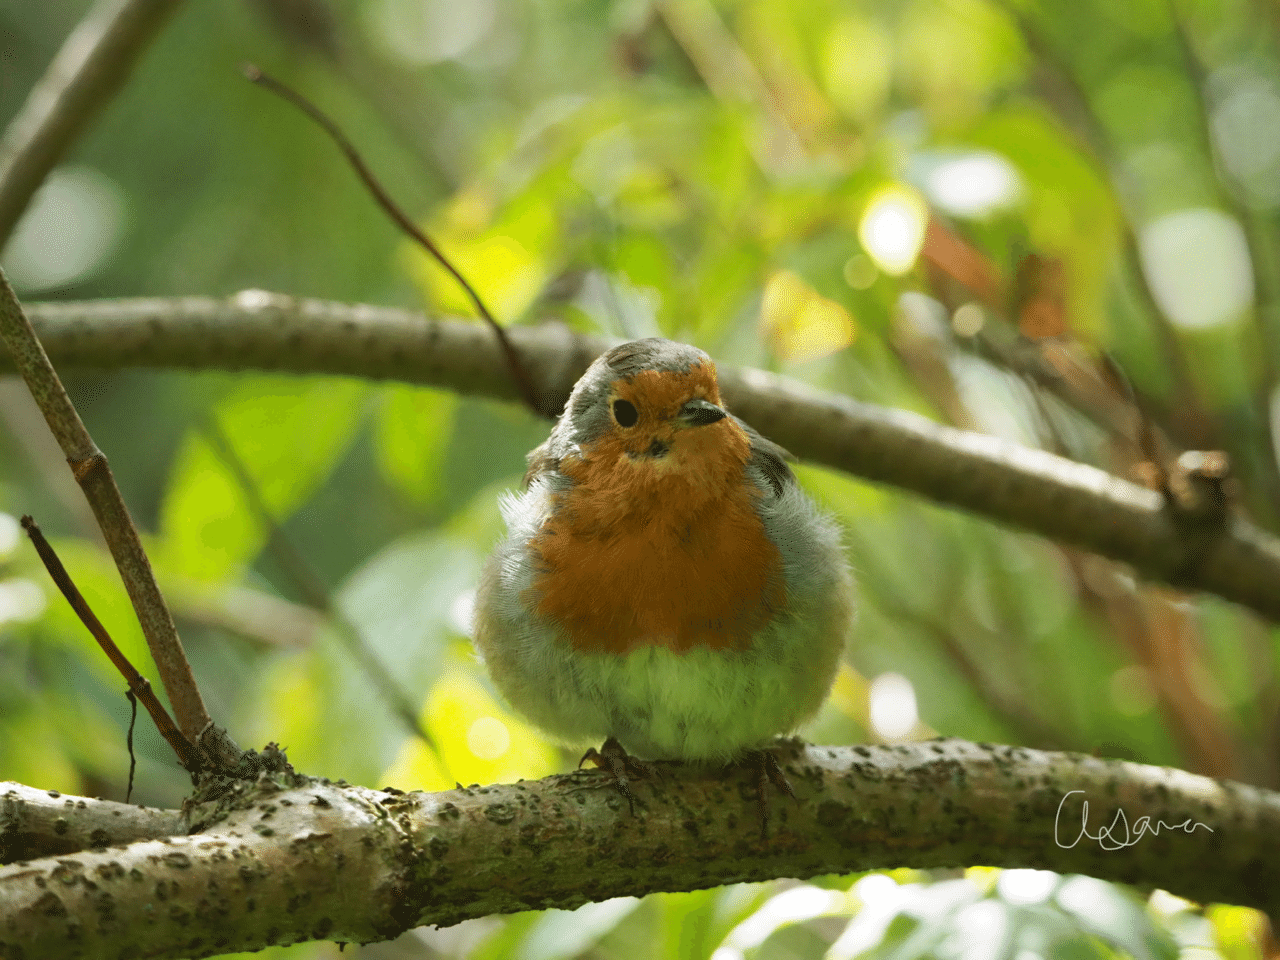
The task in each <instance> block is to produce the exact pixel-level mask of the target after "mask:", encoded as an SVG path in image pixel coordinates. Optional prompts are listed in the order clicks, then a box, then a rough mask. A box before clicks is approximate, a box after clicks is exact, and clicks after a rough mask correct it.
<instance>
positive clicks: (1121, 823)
mask: <svg viewBox="0 0 1280 960" xmlns="http://www.w3.org/2000/svg"><path fill="white" fill-rule="evenodd" d="M1073 793H1084V791H1083V790H1071V791H1069V792H1068V793H1067V795H1066V796H1064V797H1063V798H1062V802H1061V803H1059V804H1058V814H1057V816H1055V817H1054V819H1053V842H1054V843H1056V844H1057V845H1058V846H1060V847H1061V848H1062V849H1064V850H1070V849H1071V848H1072V847H1074V846H1075V845H1076V844H1077V843H1079V842H1080V840H1081V838H1082V837H1088V838H1089V839H1090V840H1097V841H1098V845H1099V846H1100V847H1102V849H1103V850H1123V849H1124V848H1125V847H1132V846H1133V845H1134V844H1135V843H1137V842H1138V841H1139V840H1141V839H1142V837H1143V834H1147V833H1150V834H1152V835H1156V836H1158V835H1159V833H1160V831H1161V830H1162V829H1163V830H1181V831H1182V832H1183V833H1195V831H1196V827H1204V828H1205V829H1206V830H1208V831H1209V832H1210V833H1213V832H1214V830H1213V827H1211V826H1209V825H1208V824H1206V823H1200V822H1199V821H1196V820H1192V819H1191V818H1190V817H1187V819H1186V820H1184V821H1182V823H1165V822H1164V821H1163V820H1157V821H1156V822H1155V823H1154V824H1153V823H1152V822H1151V818H1150V817H1139V818H1138V819H1137V820H1136V821H1134V824H1133V828H1132V836H1131V835H1130V828H1129V818H1128V817H1126V816H1125V814H1124V809H1123V808H1120V807H1117V808H1116V815H1115V817H1114V818H1113V819H1112V820H1111V824H1110V826H1106V827H1102V828H1101V829H1100V830H1098V832H1097V833H1090V832H1089V801H1088V800H1086V801H1084V806H1083V809H1082V810H1081V811H1080V832H1079V833H1078V834H1076V838H1075V839H1074V840H1072V841H1071V842H1070V843H1063V842H1062V841H1061V840H1060V839H1059V836H1060V830H1059V828H1058V823H1059V821H1060V820H1061V819H1062V808H1063V806H1065V805H1066V802H1067V797H1069V796H1071V794H1073Z"/></svg>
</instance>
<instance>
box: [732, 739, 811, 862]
mask: <svg viewBox="0 0 1280 960" xmlns="http://www.w3.org/2000/svg"><path fill="white" fill-rule="evenodd" d="M742 762H743V763H745V764H748V765H750V766H751V767H752V768H753V769H754V771H755V775H756V803H757V804H758V805H759V809H760V839H761V840H767V839H769V786H770V784H772V785H773V788H774V789H775V790H778V791H780V792H782V793H785V794H786V795H787V796H789V797H790V798H791V799H792V800H795V801H796V802H797V803H799V802H800V798H799V797H797V796H796V792H795V790H794V789H792V787H791V781H790V780H788V779H787V776H786V774H784V773H783V772H782V767H781V766H780V765H779V764H778V757H777V755H776V754H775V753H774V752H773V751H772V750H768V749H765V750H752V751H750V752H749V753H748V754H747V755H746V756H745V757H744V758H743V761H742Z"/></svg>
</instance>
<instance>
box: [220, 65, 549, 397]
mask: <svg viewBox="0 0 1280 960" xmlns="http://www.w3.org/2000/svg"><path fill="white" fill-rule="evenodd" d="M244 75H245V76H246V77H248V78H249V80H251V81H252V82H253V83H256V84H257V85H258V86H260V87H264V88H266V89H267V90H270V91H271V92H272V93H274V94H275V95H276V96H278V97H280V98H282V99H284V100H287V101H288V102H289V103H291V104H293V105H294V106H295V107H297V108H298V109H299V110H301V111H302V112H303V113H305V114H306V115H307V116H308V117H310V118H311V119H312V120H314V121H315V122H316V123H317V124H318V125H319V126H320V128H321V129H322V130H324V132H325V133H327V134H328V135H329V138H330V139H331V140H333V142H334V143H335V144H337V146H338V149H339V150H341V151H342V153H343V155H345V156H346V158H347V161H348V162H349V163H350V164H351V167H352V169H354V170H355V172H356V176H358V177H359V178H360V182H361V183H363V184H364V186H365V189H367V190H368V191H369V193H370V194H371V195H372V196H373V199H374V200H375V201H377V204H378V206H380V207H381V208H382V209H383V212H385V213H386V215H387V216H389V217H390V218H391V219H392V221H393V222H394V223H395V225H396V226H397V227H399V228H400V229H401V231H403V232H404V233H405V234H406V235H407V236H409V237H411V238H412V239H413V240H414V241H415V242H416V243H417V244H418V245H419V246H421V247H422V248H423V249H424V250H426V251H427V252H428V253H429V254H431V256H433V257H434V258H435V259H436V262H437V263H439V264H440V265H441V266H442V267H444V268H445V270H447V271H448V272H449V274H450V275H451V276H452V277H453V279H454V280H456V281H457V282H458V285H459V286H461V287H462V289H463V290H464V291H465V292H466V294H467V297H468V299H470V300H471V303H472V305H473V306H474V307H475V308H476V312H477V313H478V314H480V316H481V318H482V319H483V320H484V321H485V322H486V323H487V324H489V326H490V327H491V328H492V329H493V333H494V335H495V336H496V337H497V338H498V342H499V343H500V344H501V345H502V352H503V354H504V355H505V356H506V358H507V367H508V369H509V370H510V372H511V377H512V379H514V380H515V382H516V386H517V387H518V388H519V390H520V396H521V398H522V399H523V400H524V402H525V405H526V406H527V407H528V408H529V409H530V410H532V411H533V412H534V413H536V414H537V415H538V416H541V417H547V416H554V414H555V412H556V411H551V410H545V409H543V404H541V403H539V401H538V394H537V391H535V390H534V388H533V381H531V380H530V379H529V374H528V371H526V370H525V368H524V365H523V364H522V363H521V362H520V356H519V354H517V353H516V350H515V348H514V347H513V346H512V345H511V340H510V338H509V337H508V336H507V332H506V330H504V329H503V328H502V326H501V325H500V324H499V323H498V321H497V320H495V319H494V317H493V314H492V313H490V312H489V308H488V307H486V306H485V304H484V301H483V300H481V299H480V294H478V293H477V292H476V290H475V288H474V287H473V286H471V284H470V283H468V282H467V278H466V277H464V276H463V275H462V273H461V272H460V271H459V270H458V268H457V267H455V266H454V265H453V264H452V263H451V262H450V261H449V258H448V257H446V256H445V255H444V253H443V252H442V251H441V250H440V248H439V247H438V246H436V244H435V243H434V242H433V241H432V239H431V238H430V237H428V236H427V235H426V234H425V233H423V232H422V231H421V230H420V229H418V226H417V224H415V223H414V222H413V221H412V220H411V219H410V218H409V217H408V215H407V214H405V212H404V211H403V210H401V209H400V207H399V206H397V205H396V202H395V201H394V200H392V199H391V197H390V195H389V194H388V193H387V191H386V190H385V189H384V188H383V186H382V184H381V183H379V182H378V179H377V178H376V177H375V176H374V175H373V172H372V171H371V170H370V169H369V166H368V164H366V163H365V162H364V159H363V158H362V157H361V156H360V154H359V153H358V152H357V151H356V148H355V147H354V146H353V145H352V143H351V141H350V140H348V139H347V136H346V134H344V133H343V132H342V131H341V130H340V129H339V128H338V125H337V124H336V123H334V122H333V121H332V120H330V119H329V117H328V116H326V115H325V114H324V112H323V111H321V110H320V108H319V107H317V106H316V105H315V104H313V103H312V102H311V101H310V100H308V99H307V98H306V97H304V96H303V95H302V94H300V93H298V92H297V91H296V90H294V89H292V88H291V87H288V86H286V85H285V84H283V83H281V82H280V81H279V80H276V79H275V78H274V77H269V76H267V75H266V74H265V73H263V72H262V71H261V70H259V69H258V68H257V67H255V66H254V65H253V64H245V66H244Z"/></svg>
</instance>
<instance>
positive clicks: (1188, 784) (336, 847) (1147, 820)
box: [0, 741, 1280, 957]
mask: <svg viewBox="0 0 1280 960" xmlns="http://www.w3.org/2000/svg"><path fill="white" fill-rule="evenodd" d="M781 753H782V760H783V768H784V769H785V770H786V772H787V774H788V776H790V778H791V780H792V782H793V783H794V784H795V787H796V791H797V793H798V795H799V802H796V803H793V802H791V801H789V800H786V799H785V798H781V797H775V798H774V799H773V803H774V817H773V818H772V824H773V826H772V829H771V833H770V836H769V837H767V838H761V836H760V832H759V828H758V821H757V813H756V805H755V793H754V790H755V787H754V780H753V775H752V773H751V772H750V771H748V770H746V769H743V770H741V771H730V772H728V773H724V772H721V771H716V770H700V769H698V768H694V767H688V766H672V767H670V768H668V769H667V770H666V771H665V772H666V776H665V777H664V779H663V780H662V781H661V782H660V783H656V784H647V785H641V786H640V787H639V790H640V792H641V799H642V800H643V801H644V803H645V806H644V808H643V809H640V810H639V811H638V813H637V815H636V816H635V817H632V816H631V815H630V814H629V813H628V811H627V805H626V804H625V803H624V802H622V801H621V798H620V797H619V796H618V795H617V794H616V793H615V792H614V791H613V790H612V789H608V788H606V789H597V787H598V786H599V778H598V777H596V776H595V775H593V774H590V773H578V774H571V775H567V776H554V777H548V778H546V779H544V780H539V781H533V782H521V783H517V784H510V785H501V786H492V787H472V788H465V789H457V790H449V791H445V792H442V793H435V794H421V793H411V794H402V793H399V792H397V791H373V790H368V789H365V788H361V787H339V786H336V785H334V784H330V783H328V782H324V781H310V780H305V779H303V778H298V779H297V780H290V779H287V778H285V777H284V776H279V777H278V778H277V779H276V780H274V781H273V780H270V779H268V778H263V779H261V780H259V782H258V783H257V784H254V783H251V782H250V783H244V782H239V783H234V782H230V781H221V783H222V784H223V786H224V788H226V792H224V793H223V794H222V795H221V796H220V797H214V798H213V799H210V798H208V797H206V798H205V799H203V800H202V799H201V798H200V797H199V796H198V797H197V798H196V799H195V801H194V802H192V803H191V804H189V805H188V808H187V810H186V815H187V820H188V822H189V824H190V826H191V827H192V828H193V829H195V830H196V831H198V832H196V833H194V834H191V835H189V836H187V835H177V834H174V833H171V832H169V826H168V825H166V824H165V822H164V821H158V822H157V832H156V836H155V838H154V839H150V840H140V841H137V842H133V843H131V844H129V845H128V846H126V847H123V848H120V847H114V848H111V849H103V848H101V847H99V848H91V849H85V850H81V851H79V852H77V853H75V854H74V855H73V856H72V855H68V854H67V853H65V848H59V849H62V850H64V852H63V855H62V856H49V857H47V858H46V859H41V860H32V861H28V862H25V863H20V864H11V865H9V866H5V867H0V954H4V955H5V956H9V955H11V953H12V951H13V950H14V948H15V946H20V947H22V949H23V950H25V956H28V957H34V956H59V957H93V956H105V955H111V956H118V955H126V954H127V955H140V954H145V955H147V956H154V957H198V956H207V955H210V954H214V953H222V952H228V951H238V950H252V949H257V948H260V947H262V946H265V945H267V944H271V943H291V942H295V941H298V940H307V939H317V938H324V939H329V940H339V941H347V940H357V941H368V940H376V939H386V938H389V937H394V936H396V935H397V934H399V933H401V932H402V931H404V930H406V929H409V928H411V927H414V926H418V925H421V924H427V923H437V924H451V923H457V922H458V921H460V920H464V919H467V918H469V917H477V916H484V915H487V914H490V913H505V912H512V911H517V910H526V909H541V908H547V907H573V906H577V905H578V904H581V903H583V902H586V901H588V900H604V899H607V898H610V897H615V896H621V895H642V894H645V893H651V892H656V891H670V890H690V889H697V888H702V887H709V886H715V885H719V884H724V883H732V882H738V881H748V880H764V879H770V878H775V877H812V876H816V875H821V874H828V873H852V872H856V871H861V870H867V869H872V868H884V867H896V866H912V867H921V868H927V867H945V866H963V865H972V864H987V865H994V866H1004V867H1035V868H1041V869H1049V870H1055V871H1058V872H1060V873H1086V874H1090V875H1092V876H1095V877H1100V878H1103V879H1110V880H1118V881H1124V882H1128V883H1138V884H1144V885H1150V886H1159V887H1162V888H1164V889H1167V890H1169V891H1171V892H1173V893H1175V894H1178V895H1180V896H1184V897H1188V898H1191V899H1194V900H1199V901H1201V902H1228V903H1236V904H1242V905H1248V906H1253V907H1258V908H1261V909H1263V910H1268V911H1271V912H1272V913H1273V914H1274V913H1275V912H1277V911H1280V794H1276V793H1271V792H1268V791H1264V790H1259V789H1255V788H1252V787H1246V786H1242V785H1240V784H1235V783H1228V782H1224V781H1215V780H1209V779H1207V778H1205V777H1198V776H1193V775H1191V774H1187V773H1182V772H1180V771H1176V770H1169V769H1165V768H1160V767H1149V766H1143V765H1140V764H1133V763H1125V762H1121V761H1116V760H1100V759H1097V758H1094V757H1088V756H1082V755H1078V754H1059V753H1043V752H1039V751H1035V750H1024V749H1020V748H1012V747H992V746H988V745H980V744H971V743H966V742H963V741H932V742H927V743H918V744H910V745H904V746H898V747H852V748H851V747H806V746H804V745H801V744H798V743H793V744H791V745H790V746H784V747H783V748H781ZM6 796H7V794H6V791H5V788H4V787H0V803H4V804H8V805H7V806H0V839H2V838H3V837H4V836H5V831H6V830H9V831H12V830H15V829H18V828H19V827H17V826H15V823H23V822H30V821H34V819H35V818H34V817H28V818H27V820H23V819H22V818H21V816H15V815H14V814H13V813H12V812H10V807H12V806H13V805H14V803H11V802H10V801H9V800H7V799H6ZM67 799H68V798H55V799H53V800H51V801H50V802H51V804H57V803H63V804H64V807H65V802H66V800H67ZM18 800H19V801H21V802H23V803H26V804H31V803H32V802H33V800H32V798H31V797H25V798H23V797H19V798H18ZM1084 801H1088V803H1089V808H1088V812H1087V815H1085V808H1084V807H1083V803H1084ZM1119 812H1123V814H1124V817H1125V821H1124V826H1123V827H1122V826H1121V824H1120V821H1119V820H1118V818H1117V815H1118V813H1119ZM109 813H110V811H108V810H105V809H102V810H97V809H95V810H91V811H86V812H85V816H86V817H96V818H98V819H103V818H105V817H107V816H108V815H109ZM65 816H67V817H70V818H74V817H75V816H77V814H76V812H75V811H74V810H68V811H66V813H65ZM6 818H7V819H6ZM49 820H50V818H49V817H48V816H44V818H43V820H42V821H41V822H43V823H44V824H45V829H46V830H47V829H49V827H48V823H49ZM1082 827H1083V828H1084V829H1083V831H1082ZM1108 828H1109V830H1108ZM28 833H30V831H29V830H28ZM80 835H81V836H84V835H87V832H86V831H84V830H83V829H82V830H81V831H80ZM34 844H35V841H34V840H32V839H30V838H29V839H28V844H27V846H28V848H29V849H30V848H32V847H33V845H34ZM158 890H162V891H163V892H164V897H163V901H164V903H165V904H167V906H165V907H164V908H163V909H160V908H157V897H158V894H157V891H158ZM107 906H109V907H110V909H105V907H107Z"/></svg>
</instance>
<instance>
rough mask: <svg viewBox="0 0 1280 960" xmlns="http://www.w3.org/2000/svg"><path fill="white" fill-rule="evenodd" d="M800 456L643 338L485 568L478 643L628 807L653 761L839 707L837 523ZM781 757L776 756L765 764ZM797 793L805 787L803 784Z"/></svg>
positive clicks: (576, 415)
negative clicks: (603, 773)
mask: <svg viewBox="0 0 1280 960" xmlns="http://www.w3.org/2000/svg"><path fill="white" fill-rule="evenodd" d="M789 456H790V455H789V454H788V453H787V452H786V451H785V450H783V449H782V447H780V446H778V445H777V444H775V443H773V442H771V441H769V440H766V439H765V438H764V437H762V436H761V435H760V434H759V433H757V432H756V431H755V430H753V429H752V428H751V427H749V426H747V425H746V424H745V423H743V422H742V421H741V420H739V419H738V418H737V417H735V416H733V415H732V414H730V413H729V412H728V411H727V410H726V409H725V406H724V403H723V402H722V401H721V399H720V390H719V386H718V384H717V380H716V367H715V364H714V363H713V362H712V360H711V358H710V357H709V356H708V355H707V354H706V353H704V352H703V351H701V350H699V349H697V348H695V347H691V346H687V345H684V344H680V343H675V342H673V341H670V340H663V339H658V338H650V339H646V340H636V341H634V342H631V343H625V344H622V345H621V346H618V347H614V348H613V349H612V350H610V351H608V352H607V353H605V354H604V355H603V356H601V357H600V358H599V359H597V360H596V361H595V362H594V363H593V364H592V365H591V367H590V368H589V369H588V370H587V372H586V373H585V374H584V375H583V377H582V379H581V380H579V381H578V383H577V385H576V386H575V387H574V389H573V392H572V394H571V395H570V397H569V402H568V404H567V405H566V407H565V411H564V414H563V415H562V416H561V418H560V420H559V422H558V423H557V424H556V426H555V427H554V428H553V430H552V431H551V436H550V437H549V438H548V439H547V441H546V442H545V443H543V444H542V445H541V446H539V447H538V448H537V449H535V450H534V451H533V452H532V453H530V454H529V470H528V473H527V474H526V475H525V487H526V489H525V490H524V492H523V493H520V494H518V495H514V494H506V495H504V497H503V499H502V501H501V509H502V514H503V518H504V519H505V520H506V525H507V531H508V533H507V536H506V538H505V539H504V540H502V541H501V543H499V544H498V546H497V548H496V549H495V550H494V552H493V554H492V556H491V557H490V558H489V561H488V563H487V565H486V567H485V570H484V573H483V576H482V578H481V583H480V587H479V590H478V591H477V595H476V606H475V624H474V627H475V629H474V636H475V642H476V646H477V648H478V650H479V652H480V654H481V656H482V657H483V658H484V662H485V664H486V666H487V668H488V671H489V674H490V676H491V677H492V678H493V682H494V684H495V685H496V686H497V688H498V690H499V691H501V693H502V694H503V695H504V696H505V697H506V698H507V699H508V700H509V701H510V703H511V705H512V706H513V707H515V709H516V710H517V711H518V712H519V713H521V714H523V715H524V716H525V717H527V718H528V719H529V720H531V721H532V722H533V723H534V724H535V725H536V726H538V727H540V728H542V729H543V730H544V731H546V732H547V733H549V734H552V735H553V736H555V737H557V738H559V739H561V740H564V741H567V742H577V743H583V742H587V741H594V742H600V741H601V740H603V741H604V745H603V746H602V748H601V749H600V750H598V751H597V750H595V749H594V748H593V749H591V750H589V751H588V752H587V755H586V756H585V757H584V758H583V760H584V761H585V760H587V759H591V760H593V761H594V762H596V763H597V764H598V765H599V766H602V767H605V768H607V769H608V770H609V771H611V772H612V773H613V775H614V779H615V783H616V785H617V786H618V787H619V788H620V790H621V792H622V793H623V794H624V795H625V796H626V798H627V800H628V801H629V802H631V804H632V809H633V811H634V806H635V797H634V795H633V794H632V793H631V791H630V789H629V787H628V775H630V776H633V777H636V776H641V777H642V776H646V775H647V773H648V769H649V768H648V765H647V764H645V763H642V762H639V761H638V759H637V758H634V757H632V756H631V754H629V753H628V752H627V751H628V750H630V751H634V752H635V753H636V754H638V755H641V756H644V757H646V758H649V759H651V760H652V759H664V760H683V761H695V762H711V763H727V762H730V761H735V760H740V759H743V758H744V757H746V756H748V755H750V754H757V755H758V757H759V758H760V759H759V762H760V768H759V780H758V789H759V790H760V797H761V810H762V830H764V829H765V825H766V824H767V811H766V810H765V807H764V799H763V798H764V789H765V779H766V777H767V779H769V780H772V781H773V782H774V783H775V784H777V785H778V786H780V787H781V788H782V789H784V790H786V791H787V792H788V793H790V792H791V790H790V785H789V784H787V782H786V779H785V777H783V776H782V774H781V771H780V770H779V769H778V767H777V760H776V758H774V757H773V755H772V754H771V753H768V752H767V751H762V750H761V748H762V747H763V746H764V745H765V744H766V743H767V742H768V741H769V740H771V739H773V738H775V737H777V736H778V735H780V734H786V733H789V732H791V731H792V730H794V729H795V728H796V726H798V725H799V724H800V723H801V722H803V721H804V720H806V719H808V718H810V717H811V716H813V714H814V713H815V712H816V711H817V710H818V708H819V707H820V706H821V704H822V701H823V700H824V699H825V698H826V695H827V692H828V691H829V690H830V688H831V683H832V681H833V679H834V677H835V672H836V667H837V664H838V662H839V658H840V654H841V651H842V649H843V647H844V641H845V634H846V632H847V630H848V627H849V624H850V621H851V618H852V615H853V578H852V576H851V575H850V572H849V566H848V563H847V562H846V560H845V557H844V553H843V551H842V549H841V546H840V536H839V532H838V529H837V527H836V525H835V523H834V522H833V521H832V520H831V519H830V518H828V517H826V516H824V515H823V514H821V513H820V512H819V511H818V510H817V508H816V507H815V506H814V505H813V503H812V502H811V501H810V499H809V498H808V497H807V496H806V495H805V493H804V492H803V491H802V490H801V489H800V486H799V484H798V483H797V482H796V478H795V475H794V474H793V473H792V472H791V468H790V467H788V466H787V462H786V461H787V459H788V458H789ZM770 761H772V762H771V763H770ZM792 795H793V796H794V794H792Z"/></svg>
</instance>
